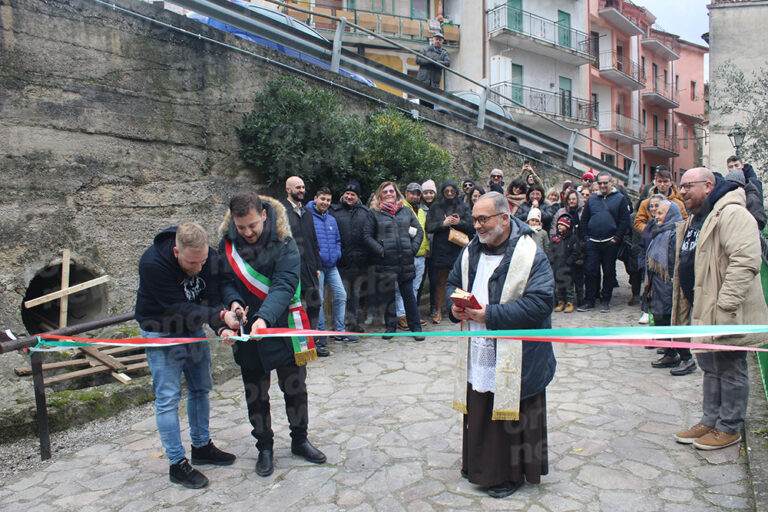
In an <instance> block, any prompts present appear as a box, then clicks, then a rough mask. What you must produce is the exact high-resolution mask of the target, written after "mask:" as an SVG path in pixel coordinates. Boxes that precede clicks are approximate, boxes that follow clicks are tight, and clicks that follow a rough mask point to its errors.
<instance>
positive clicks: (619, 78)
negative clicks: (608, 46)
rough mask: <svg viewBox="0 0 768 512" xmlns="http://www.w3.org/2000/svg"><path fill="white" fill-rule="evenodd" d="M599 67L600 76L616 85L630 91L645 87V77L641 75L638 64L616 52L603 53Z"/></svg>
mask: <svg viewBox="0 0 768 512" xmlns="http://www.w3.org/2000/svg"><path fill="white" fill-rule="evenodd" d="M598 66H599V67H598V69H599V70H600V76H601V77H603V78H605V79H606V80H610V81H611V82H613V83H615V84H616V85H619V86H621V87H624V88H625V89H629V90H630V91H639V90H640V89H642V88H644V87H645V76H643V75H641V73H640V66H638V65H637V62H635V61H633V60H631V59H628V58H627V57H625V56H623V55H619V54H618V53H616V52H615V51H607V52H601V53H600V60H599V62H598Z"/></svg>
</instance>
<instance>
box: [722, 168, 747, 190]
mask: <svg viewBox="0 0 768 512" xmlns="http://www.w3.org/2000/svg"><path fill="white" fill-rule="evenodd" d="M725 179H726V180H728V181H731V182H733V183H736V184H737V185H739V186H740V187H744V186H746V184H747V180H745V179H744V173H743V172H742V170H741V169H734V170H732V171H731V172H729V173H728V175H727V176H726V177H725Z"/></svg>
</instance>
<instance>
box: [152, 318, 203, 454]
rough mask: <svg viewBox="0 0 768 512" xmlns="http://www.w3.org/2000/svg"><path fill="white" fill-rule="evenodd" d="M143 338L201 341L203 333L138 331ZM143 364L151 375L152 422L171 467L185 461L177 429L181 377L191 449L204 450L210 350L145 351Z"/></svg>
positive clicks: (188, 346) (191, 347)
mask: <svg viewBox="0 0 768 512" xmlns="http://www.w3.org/2000/svg"><path fill="white" fill-rule="evenodd" d="M141 335H142V337H144V338H205V337H206V334H205V331H203V330H202V329H200V330H199V331H196V332H193V333H191V334H187V335H182V334H175V333H165V332H148V331H144V330H142V331H141ZM147 363H148V364H149V370H150V371H151V372H152V389H153V390H154V392H155V421H156V422H157V430H158V432H159V433H160V441H161V442H162V443H163V448H164V449H165V455H166V456H167V457H168V460H170V461H171V464H175V463H177V462H179V461H180V460H181V459H183V458H185V453H184V446H183V445H182V444H181V431H180V427H179V401H180V400H181V374H182V373H184V378H185V379H186V381H187V416H188V418H189V433H190V437H191V438H192V446H197V447H201V446H205V445H207V444H208V442H209V441H210V434H209V431H208V419H209V417H210V402H209V400H208V393H209V392H210V391H211V349H210V347H209V346H208V343H207V342H203V343H188V344H186V345H176V346H172V347H157V348H155V347H148V348H147Z"/></svg>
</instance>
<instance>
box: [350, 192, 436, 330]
mask: <svg viewBox="0 0 768 512" xmlns="http://www.w3.org/2000/svg"><path fill="white" fill-rule="evenodd" d="M423 238H424V231H423V230H422V229H421V225H420V224H419V221H418V219H417V218H416V215H414V213H413V210H411V209H410V208H408V207H405V208H404V207H403V196H402V194H401V193H400V190H399V189H398V188H397V185H395V184H394V183H393V182H391V181H385V182H384V183H382V184H381V185H379V188H378V189H377V190H376V194H375V195H374V198H373V200H372V202H371V214H370V215H369V216H368V218H367V219H366V223H365V227H364V228H363V241H364V242H365V245H366V246H367V247H368V250H369V251H370V254H371V263H372V264H373V265H374V267H375V272H376V289H377V291H378V293H379V301H380V303H381V304H383V305H384V323H385V325H386V330H387V332H395V330H396V329H397V314H396V312H395V286H399V287H400V295H401V296H402V297H403V305H404V306H405V317H406V320H407V321H408V328H409V329H410V330H411V332H421V319H420V318H419V308H418V305H417V304H416V296H415V295H414V294H413V278H414V277H415V276H416V267H414V264H413V258H414V256H415V255H416V253H417V252H418V250H419V246H421V241H422V239H423ZM423 339H424V338H423V337H421V336H417V337H416V340H417V341H421V340H423Z"/></svg>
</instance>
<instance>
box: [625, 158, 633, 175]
mask: <svg viewBox="0 0 768 512" xmlns="http://www.w3.org/2000/svg"><path fill="white" fill-rule="evenodd" d="M630 167H632V159H631V158H627V157H624V170H625V171H626V172H629V168H630Z"/></svg>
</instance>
